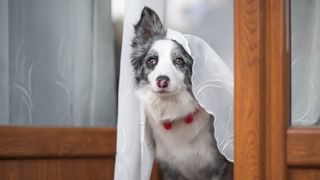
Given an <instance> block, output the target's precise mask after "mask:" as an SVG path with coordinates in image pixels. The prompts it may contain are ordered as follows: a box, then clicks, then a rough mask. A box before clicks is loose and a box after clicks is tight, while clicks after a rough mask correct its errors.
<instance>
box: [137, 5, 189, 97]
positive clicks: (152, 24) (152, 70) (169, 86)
mask: <svg viewBox="0 0 320 180" xmlns="http://www.w3.org/2000/svg"><path fill="white" fill-rule="evenodd" d="M134 30H135V35H134V37H133V39H132V44H131V47H132V54H131V64H132V66H133V69H134V73H135V79H136V82H137V84H138V86H140V87H147V88H149V89H150V90H151V91H152V92H153V93H155V94H157V95H159V96H170V95H174V94H177V93H179V92H181V91H185V90H187V91H189V92H191V75H192V64H193V59H192V57H191V56H190V55H189V54H188V53H187V52H186V50H185V49H184V48H183V46H182V45H181V44H179V43H178V42H177V41H175V40H172V39H167V38H166V34H167V30H166V28H165V27H164V26H163V24H162V22H161V20H160V18H159V17H158V15H157V14H156V13H155V12H154V11H153V10H151V9H150V8H148V7H145V8H144V9H143V11H142V13H141V18H140V20H139V22H138V23H137V24H136V25H135V26H134Z"/></svg>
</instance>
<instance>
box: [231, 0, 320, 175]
mask: <svg viewBox="0 0 320 180" xmlns="http://www.w3.org/2000/svg"><path fill="white" fill-rule="evenodd" d="M235 28H236V29H235V179H237V180H243V179H246V180H247V179H252V180H256V179H262V180H263V179H267V180H276V179H279V180H284V179H294V180H298V179H320V169H319V167H320V166H319V165H320V158H319V152H320V141H319V134H320V129H318V128H308V127H304V128H293V127H290V126H289V124H290V122H291V77H290V74H291V60H290V59H291V53H290V47H291V46H290V39H291V36H290V1H289V0H268V1H263V0H253V1H251V0H236V1H235Z"/></svg>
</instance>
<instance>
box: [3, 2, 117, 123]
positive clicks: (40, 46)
mask: <svg viewBox="0 0 320 180" xmlns="http://www.w3.org/2000/svg"><path fill="white" fill-rule="evenodd" d="M1 3H6V4H4V6H2V4H1V6H0V8H1V13H2V14H4V13H5V12H7V13H6V14H7V16H1V19H0V21H1V35H0V37H1V38H6V37H9V38H8V39H7V41H1V42H0V43H1V46H5V47H7V49H4V48H1V56H0V57H1V59H0V64H1V67H0V68H1V75H2V74H5V75H4V76H2V79H3V78H5V79H6V80H5V82H3V81H4V80H2V79H1V81H0V84H1V85H0V93H4V94H7V95H6V96H1V97H0V98H5V99H7V101H8V103H6V104H4V103H5V102H7V101H6V100H5V101H2V102H1V104H0V109H1V111H9V114H8V115H7V116H4V115H1V117H0V118H1V119H0V123H1V124H8V123H9V124H24V125H25V124H37V125H71V126H83V125H86V126H100V125H102V126H106V125H108V126H115V124H116V82H115V81H116V79H115V77H116V76H115V60H114V45H113V30H112V21H111V3H110V1H108V0H56V1H50V0H30V1H24V0H10V1H5V0H1ZM5 5H6V6H5ZM2 10H4V11H2ZM5 18H7V19H5ZM6 20H7V26H6V27H5V25H6V24H5V23H4V22H6ZM3 25H4V26H3ZM2 29H7V30H8V32H9V33H7V34H6V33H5V31H3V30H2ZM2 51H3V52H2ZM6 54H7V56H6ZM2 70H3V71H2ZM5 83H7V84H5ZM1 114H2V113H1ZM4 114H5V113H4Z"/></svg>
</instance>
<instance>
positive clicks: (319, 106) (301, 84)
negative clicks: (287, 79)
mask: <svg viewBox="0 0 320 180" xmlns="http://www.w3.org/2000/svg"><path fill="white" fill-rule="evenodd" d="M291 32H292V37H291V38H292V41H291V43H292V49H291V53H292V56H291V61H292V62H291V71H292V125H295V126H303V125H312V124H315V123H319V120H320V71H319V69H320V1H318V0H308V1H301V0H292V1H291Z"/></svg>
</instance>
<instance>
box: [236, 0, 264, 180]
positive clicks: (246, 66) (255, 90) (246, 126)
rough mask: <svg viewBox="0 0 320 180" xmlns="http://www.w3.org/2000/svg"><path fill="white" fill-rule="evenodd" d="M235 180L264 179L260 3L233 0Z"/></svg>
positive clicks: (262, 37) (262, 27)
mask: <svg viewBox="0 0 320 180" xmlns="http://www.w3.org/2000/svg"><path fill="white" fill-rule="evenodd" d="M234 5H235V12H234V20H235V165H234V167H235V168H234V178H235V180H243V179H246V180H257V179H263V178H264V145H263V142H264V139H263V138H264V117H265V116H264V89H265V88H264V86H265V84H264V60H263V58H264V46H263V45H264V34H263V31H264V30H263V29H264V26H263V25H264V24H263V23H262V19H263V15H264V14H263V8H262V7H263V1H262V0H254V1H252V0H235V1H234Z"/></svg>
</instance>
